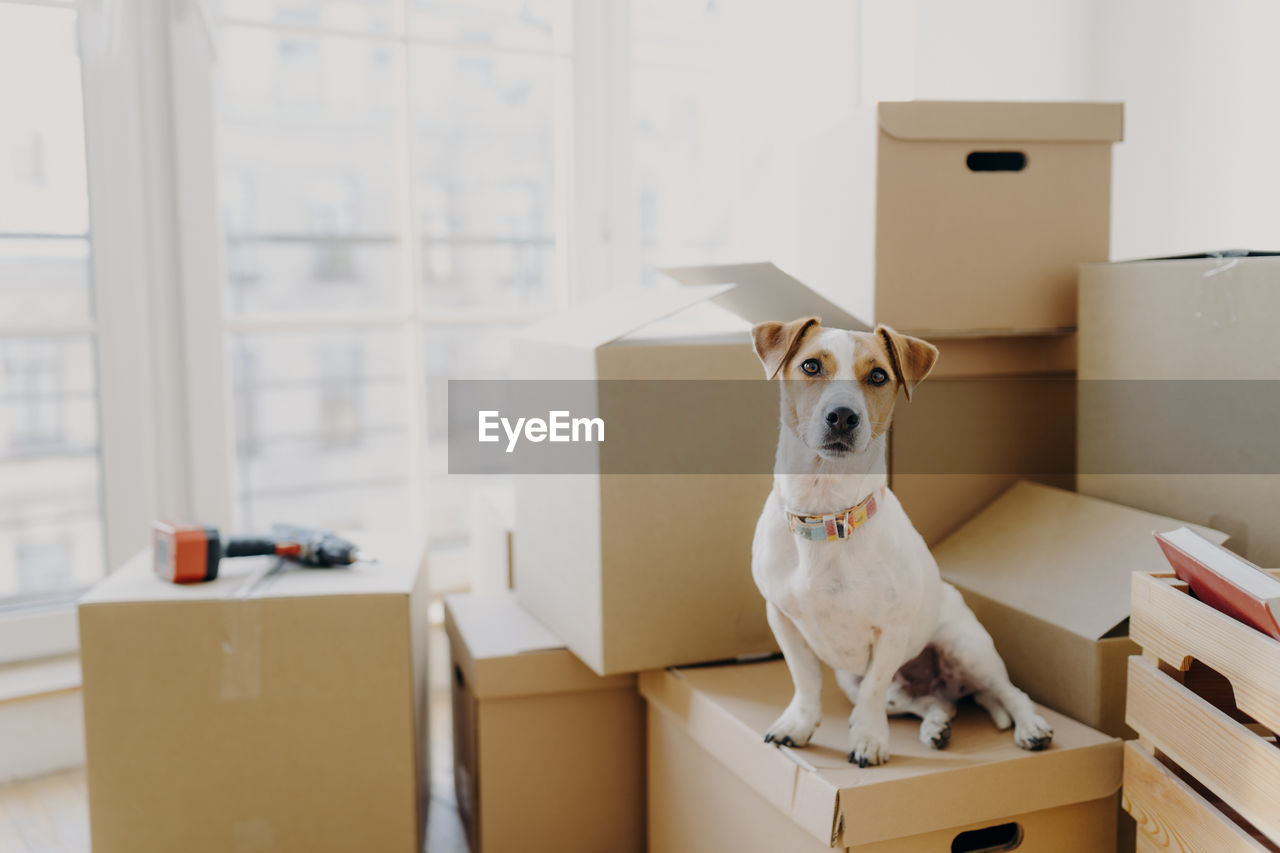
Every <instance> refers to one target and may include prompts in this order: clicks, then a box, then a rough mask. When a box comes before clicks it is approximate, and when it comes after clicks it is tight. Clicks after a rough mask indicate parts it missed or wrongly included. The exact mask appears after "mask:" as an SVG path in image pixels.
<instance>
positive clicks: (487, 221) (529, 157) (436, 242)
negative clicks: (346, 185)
mask: <svg viewBox="0 0 1280 853" xmlns="http://www.w3.org/2000/svg"><path fill="white" fill-rule="evenodd" d="M412 60H413V63H412V71H413V87H412V92H413V100H414V104H413V106H414V167H415V169H416V192H415V205H416V207H417V211H416V213H417V217H416V221H417V223H418V229H419V232H420V240H421V251H420V253H419V256H420V259H421V260H420V264H421V269H420V276H421V281H422V286H423V294H424V302H425V304H426V305H427V307H428V309H430V308H434V307H445V306H460V305H468V306H481V305H486V306H493V305H501V306H502V307H503V308H507V309H521V308H542V307H549V306H550V305H551V304H552V303H553V300H554V280H555V241H556V234H555V211H556V171H555V121H556V109H557V86H558V85H559V81H558V79H557V76H558V75H559V74H562V73H564V71H565V70H566V69H567V63H566V62H565V61H564V60H560V59H556V58H549V57H527V56H509V55H499V54H475V53H455V52H452V51H440V50H434V49H431V48H421V49H415V50H414V53H413V56H412Z"/></svg>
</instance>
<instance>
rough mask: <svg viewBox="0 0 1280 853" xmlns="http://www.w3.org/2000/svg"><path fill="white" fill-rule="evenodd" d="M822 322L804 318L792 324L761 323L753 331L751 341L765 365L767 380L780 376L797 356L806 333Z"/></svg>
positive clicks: (812, 318)
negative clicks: (798, 348)
mask: <svg viewBox="0 0 1280 853" xmlns="http://www.w3.org/2000/svg"><path fill="white" fill-rule="evenodd" d="M820 322H821V321H820V320H819V319H818V318H817V317H804V318H801V319H799V320H792V321H791V322H790V323H779V322H776V321H770V322H768V323H761V324H759V325H758V326H756V327H754V328H753V329H752V330H751V341H752V344H753V345H754V346H755V351H756V357H757V358H759V359H760V363H761V364H763V365H764V374H765V377H766V378H768V379H773V378H774V377H775V376H777V375H778V372H779V371H781V370H782V368H783V367H785V366H786V364H787V361H788V360H790V358H791V356H792V355H794V354H795V351H796V347H798V346H799V345H800V340H801V339H802V338H803V337H804V335H805V333H806V332H808V331H809V330H810V329H811V328H813V327H814V326H817V325H818V324H819V323H820Z"/></svg>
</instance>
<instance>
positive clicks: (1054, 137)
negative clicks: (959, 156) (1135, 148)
mask: <svg viewBox="0 0 1280 853" xmlns="http://www.w3.org/2000/svg"><path fill="white" fill-rule="evenodd" d="M878 113H879V121H880V128H881V129H882V130H883V131H884V132H885V133H887V134H889V135H890V136H892V137H894V138H896V139H919V140H935V141H936V140H966V139H972V140H979V141H1005V142H1118V141H1120V140H1121V139H1123V138H1124V104H1114V103H1082V102H1060V103H1052V102H1040V103H1034V102H1014V101H1005V102H996V101H988V102H976V101H887V102H883V103H881V104H879V105H878Z"/></svg>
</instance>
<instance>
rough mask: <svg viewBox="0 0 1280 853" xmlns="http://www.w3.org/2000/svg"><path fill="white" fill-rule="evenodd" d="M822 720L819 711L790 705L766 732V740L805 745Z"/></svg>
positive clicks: (782, 743) (784, 744)
mask: <svg viewBox="0 0 1280 853" xmlns="http://www.w3.org/2000/svg"><path fill="white" fill-rule="evenodd" d="M821 720H822V715H821V714H820V713H819V712H817V711H810V710H807V709H804V708H800V707H797V706H796V705H795V704H791V705H788V706H787V710H785V711H783V712H782V716H781V717H779V718H778V719H777V720H775V721H774V723H773V725H772V726H769V731H767V732H765V735H764V742H765V743H776V744H777V745H778V746H805V745H806V744H808V743H809V738H811V737H813V733H814V731H816V730H817V728H818V723H819V722H820V721H821Z"/></svg>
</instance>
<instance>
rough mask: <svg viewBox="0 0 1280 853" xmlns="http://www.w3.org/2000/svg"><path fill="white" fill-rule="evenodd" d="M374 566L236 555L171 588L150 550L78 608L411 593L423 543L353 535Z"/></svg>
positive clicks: (103, 582)
mask: <svg viewBox="0 0 1280 853" xmlns="http://www.w3.org/2000/svg"><path fill="white" fill-rule="evenodd" d="M351 538H352V539H353V540H354V541H356V542H358V543H360V545H361V548H362V550H367V551H369V552H371V553H373V554H374V555H375V556H376V557H377V558H378V561H377V562H376V563H372V562H371V563H356V564H355V565H353V566H347V567H344V568H333V569H311V568H305V567H302V566H297V565H293V564H290V563H286V562H284V561H281V560H279V559H277V558H275V557H237V558H235V559H224V560H223V561H222V562H221V563H219V565H218V577H217V579H216V580H212V581H209V582H207V583H196V584H175V583H169V582H167V581H164V580H161V579H160V578H159V577H157V576H156V574H155V572H154V571H153V570H152V555H151V549H150V548H146V549H144V550H142V551H140V552H138V553H137V554H135V555H134V556H133V557H132V558H131V559H129V561H128V562H126V563H125V564H124V565H123V566H121V567H120V568H118V569H116V570H115V571H113V572H112V573H111V574H109V575H107V576H106V577H105V578H103V579H102V580H101V581H100V582H99V583H98V584H96V585H95V586H94V587H93V588H92V589H90V590H89V591H88V592H86V593H85V594H84V595H83V596H81V598H80V601H79V604H80V606H81V607H86V606H93V605H99V604H124V603H134V602H192V601H218V600H228V601H230V600H237V599H244V598H259V599H265V598H305V597H310V596H319V595H409V594H410V593H411V592H412V591H413V588H414V584H415V583H417V579H418V572H419V570H420V568H421V566H422V563H423V559H424V556H425V553H426V549H425V547H424V545H425V543H424V542H423V540H421V539H418V538H417V537H413V536H403V535H397V534H393V533H385V534H378V533H372V534H368V533H366V534H358V535H357V534H353V535H352V537H351Z"/></svg>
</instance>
